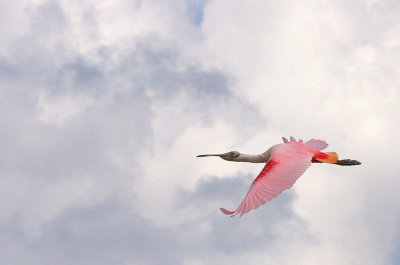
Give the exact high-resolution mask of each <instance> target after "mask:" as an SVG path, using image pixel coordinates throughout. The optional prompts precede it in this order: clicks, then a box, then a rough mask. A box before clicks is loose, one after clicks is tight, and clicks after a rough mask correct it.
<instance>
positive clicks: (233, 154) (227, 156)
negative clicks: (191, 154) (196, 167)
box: [197, 151, 240, 161]
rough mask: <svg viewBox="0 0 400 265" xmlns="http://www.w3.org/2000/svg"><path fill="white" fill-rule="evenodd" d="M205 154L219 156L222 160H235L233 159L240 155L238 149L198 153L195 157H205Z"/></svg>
mask: <svg viewBox="0 0 400 265" xmlns="http://www.w3.org/2000/svg"><path fill="white" fill-rule="evenodd" d="M206 156H219V157H221V158H222V159H224V160H228V161H235V159H236V158H238V157H239V156H240V153H239V152H238V151H230V152H228V153H224V154H209V155H198V156H197V157H206Z"/></svg>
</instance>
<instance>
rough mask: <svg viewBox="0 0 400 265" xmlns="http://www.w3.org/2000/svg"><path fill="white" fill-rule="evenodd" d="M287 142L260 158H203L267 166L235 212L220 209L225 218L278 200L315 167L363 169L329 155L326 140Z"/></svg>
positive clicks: (231, 155) (234, 153)
mask: <svg viewBox="0 0 400 265" xmlns="http://www.w3.org/2000/svg"><path fill="white" fill-rule="evenodd" d="M282 139H283V142H284V143H283V144H277V145H274V146H272V147H271V148H269V149H268V150H267V151H265V152H264V153H262V154H259V155H246V154H241V153H239V152H237V151H231V152H228V153H225V154H212V155H199V156H198V157H205V156H219V157H221V158H222V159H224V160H228V161H234V162H250V163H266V165H265V166H264V168H263V169H262V170H261V172H260V174H259V175H258V176H257V177H256V179H255V180H254V181H253V183H252V184H251V186H250V189H249V191H248V193H247V195H246V197H245V198H244V200H243V201H242V203H241V204H240V205H239V207H238V208H237V209H236V210H235V211H228V210H225V209H223V208H220V209H221V211H222V212H223V213H224V214H227V215H231V216H234V215H236V214H240V215H241V216H242V215H243V214H245V213H247V212H249V211H250V210H252V209H256V208H258V207H259V206H261V205H263V204H264V203H266V202H267V201H270V200H271V199H273V198H275V197H276V196H278V195H279V194H280V193H281V192H282V191H284V190H286V189H289V188H291V187H292V186H293V184H294V183H295V182H296V180H297V179H298V178H299V177H300V176H301V175H302V174H303V173H304V172H305V171H306V170H307V168H308V167H309V166H310V165H311V163H330V164H337V165H341V166H350V165H360V164H361V163H360V162H358V161H356V160H350V159H345V160H338V156H337V154H336V153H333V152H329V153H325V152H322V151H320V150H322V149H325V148H326V147H327V146H328V144H327V143H326V142H325V141H322V140H316V139H311V140H309V141H307V142H305V143H303V141H302V140H299V141H298V142H297V141H296V139H294V138H293V137H290V141H288V140H287V139H286V138H284V137H283V138H282Z"/></svg>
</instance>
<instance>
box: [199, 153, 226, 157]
mask: <svg viewBox="0 0 400 265" xmlns="http://www.w3.org/2000/svg"><path fill="white" fill-rule="evenodd" d="M228 154H229V152H228V153H225V154H207V155H198V156H196V157H206V156H219V157H226V156H228Z"/></svg>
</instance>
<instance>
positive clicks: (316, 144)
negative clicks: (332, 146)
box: [282, 136, 328, 150]
mask: <svg viewBox="0 0 400 265" xmlns="http://www.w3.org/2000/svg"><path fill="white" fill-rule="evenodd" d="M282 140H283V142H284V143H285V144H286V143H291V142H296V143H297V141H296V139H295V138H294V137H293V136H290V141H288V139H286V138H285V137H282ZM298 143H303V140H301V139H300V140H299V141H298ZM304 144H305V145H307V146H309V147H311V148H314V149H317V150H323V149H325V148H327V147H328V144H327V143H326V142H325V141H323V140H319V139H311V140H308V141H307V142H305V143H304Z"/></svg>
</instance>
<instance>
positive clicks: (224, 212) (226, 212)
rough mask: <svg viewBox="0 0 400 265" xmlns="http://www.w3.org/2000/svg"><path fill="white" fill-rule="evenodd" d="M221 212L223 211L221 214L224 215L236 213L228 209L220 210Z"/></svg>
mask: <svg viewBox="0 0 400 265" xmlns="http://www.w3.org/2000/svg"><path fill="white" fill-rule="evenodd" d="M219 209H220V210H221V212H222V213H223V214H226V215H233V214H234V213H235V212H232V211H228V210H227V209H224V208H219Z"/></svg>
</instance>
